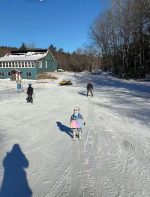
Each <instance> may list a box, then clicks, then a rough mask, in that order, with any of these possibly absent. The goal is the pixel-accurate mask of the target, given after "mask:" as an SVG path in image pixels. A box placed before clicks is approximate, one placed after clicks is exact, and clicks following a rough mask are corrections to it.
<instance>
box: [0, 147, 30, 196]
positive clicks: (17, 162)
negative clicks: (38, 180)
mask: <svg viewBox="0 0 150 197" xmlns="http://www.w3.org/2000/svg"><path fill="white" fill-rule="evenodd" d="M3 166H4V177H3V182H2V186H1V189H0V197H31V196H32V191H31V189H30V187H29V185H28V181H27V177H26V172H25V170H24V168H28V167H29V162H28V160H27V158H26V157H25V155H24V154H23V152H22V150H21V148H20V146H19V145H18V144H14V146H13V147H12V150H11V151H10V152H7V154H6V156H5V158H4V160H3Z"/></svg>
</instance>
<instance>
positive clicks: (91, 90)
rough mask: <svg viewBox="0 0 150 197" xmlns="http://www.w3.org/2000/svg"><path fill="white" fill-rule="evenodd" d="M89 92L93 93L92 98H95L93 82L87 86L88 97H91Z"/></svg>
mask: <svg viewBox="0 0 150 197" xmlns="http://www.w3.org/2000/svg"><path fill="white" fill-rule="evenodd" d="M89 92H90V93H91V96H93V84H92V82H91V81H90V82H89V83H88V84H87V96H88V95H89Z"/></svg>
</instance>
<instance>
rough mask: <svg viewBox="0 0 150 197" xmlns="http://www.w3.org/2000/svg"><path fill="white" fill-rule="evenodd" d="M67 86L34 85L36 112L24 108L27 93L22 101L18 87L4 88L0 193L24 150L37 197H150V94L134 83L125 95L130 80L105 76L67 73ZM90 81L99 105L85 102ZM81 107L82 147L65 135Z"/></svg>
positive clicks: (3, 85)
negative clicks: (15, 153)
mask: <svg viewBox="0 0 150 197" xmlns="http://www.w3.org/2000/svg"><path fill="white" fill-rule="evenodd" d="M63 78H67V79H71V80H73V84H74V85H73V86H63V87H60V86H58V85H57V84H56V83H53V84H51V83H47V84H37V83H35V82H33V86H34V88H35V95H34V104H33V105H32V104H31V105H30V104H27V103H25V98H26V94H25V92H23V93H20V94H18V93H17V94H16V93H14V91H15V88H14V87H13V86H12V84H11V82H8V81H7V83H6V82H5V81H1V84H0V85H1V86H0V93H1V95H0V104H1V105H0V106H1V112H0V125H1V129H0V148H1V152H0V175H1V176H0V185H1V186H2V184H3V178H4V177H3V176H4V167H3V165H2V163H3V159H4V157H5V156H6V153H7V152H10V151H11V149H12V146H13V145H14V144H15V143H18V144H19V145H20V147H21V150H22V152H23V153H24V154H25V156H26V158H27V159H28V161H29V167H28V168H27V169H26V176H27V181H28V184H29V187H30V188H31V190H32V193H33V195H32V196H34V197H55V196H57V197H60V196H61V197H81V196H82V197H149V196H150V189H149V185H150V165H149V164H150V153H149V150H150V125H149V117H150V101H149V90H148V91H147V93H146V92H145V89H143V90H144V92H143V93H140V92H139V91H137V90H136V91H133V87H132V86H133V85H134V86H135V85H136V84H135V83H134V84H133V83H132V82H128V84H126V85H125V87H126V88H128V90H127V89H125V88H123V87H120V84H123V83H126V82H124V81H123V80H122V81H119V80H118V79H113V78H111V77H110V76H104V75H102V76H92V75H89V74H85V73H83V74H75V75H74V74H72V73H64V74H62V73H61V74H60V79H63ZM88 80H92V81H93V82H94V97H93V98H92V97H86V96H85V95H86V83H87V81H88ZM98 80H99V81H100V83H99V82H98ZM109 81H110V83H111V85H110V84H108V83H109ZM106 82H107V84H106ZM117 83H119V88H118V87H117V88H116V86H117ZM130 83H131V88H130ZM102 84H103V85H104V84H106V85H107V86H102ZM137 85H138V84H137ZM26 86H27V83H26V84H25V83H24V87H26ZM146 86H147V84H146ZM143 87H144V85H143ZM136 88H137V86H136ZM140 88H141V87H140ZM144 88H145V87H144ZM147 88H149V86H147ZM8 89H9V90H8ZM140 91H141V89H140ZM75 106H79V107H80V108H81V113H82V114H83V117H84V120H85V122H86V125H85V127H84V129H83V136H82V140H81V141H79V140H76V141H75V142H73V141H72V138H71V137H70V136H69V135H68V134H67V130H66V129H67V128H68V127H69V119H70V116H71V114H72V111H73V108H74V107H75ZM58 121H59V122H60V123H61V125H62V128H59V127H58V125H57V124H56V123H57V122H58ZM10 165H11V164H10ZM16 183H17V180H16ZM0 196H1V195H0Z"/></svg>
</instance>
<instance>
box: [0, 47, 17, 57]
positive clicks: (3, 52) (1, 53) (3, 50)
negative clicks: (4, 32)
mask: <svg viewBox="0 0 150 197" xmlns="http://www.w3.org/2000/svg"><path fill="white" fill-rule="evenodd" d="M16 49H17V48H16V47H7V46H0V57H3V56H4V55H6V53H8V52H10V51H11V50H16Z"/></svg>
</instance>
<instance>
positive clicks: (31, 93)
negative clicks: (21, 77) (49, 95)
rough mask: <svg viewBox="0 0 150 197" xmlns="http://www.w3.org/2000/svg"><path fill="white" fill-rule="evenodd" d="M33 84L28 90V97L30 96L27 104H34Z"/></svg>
mask: <svg viewBox="0 0 150 197" xmlns="http://www.w3.org/2000/svg"><path fill="white" fill-rule="evenodd" d="M31 85H32V84H31V83H29V87H28V89H27V95H28V97H27V99H26V100H27V102H31V103H32V102H33V98H32V95H33V88H32V87H31Z"/></svg>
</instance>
